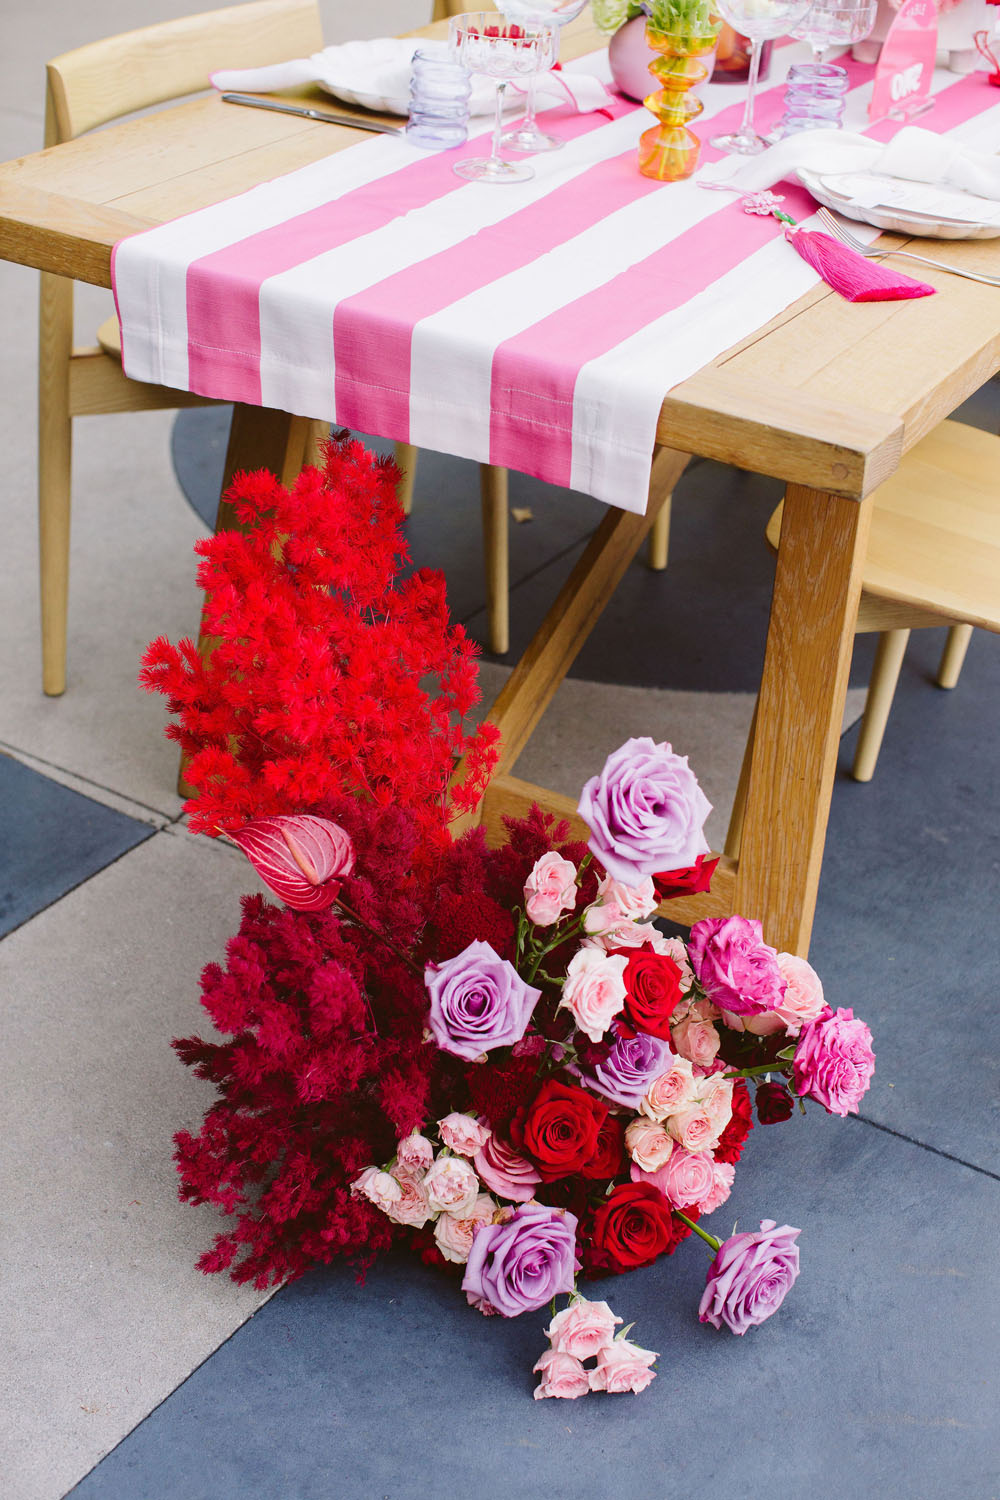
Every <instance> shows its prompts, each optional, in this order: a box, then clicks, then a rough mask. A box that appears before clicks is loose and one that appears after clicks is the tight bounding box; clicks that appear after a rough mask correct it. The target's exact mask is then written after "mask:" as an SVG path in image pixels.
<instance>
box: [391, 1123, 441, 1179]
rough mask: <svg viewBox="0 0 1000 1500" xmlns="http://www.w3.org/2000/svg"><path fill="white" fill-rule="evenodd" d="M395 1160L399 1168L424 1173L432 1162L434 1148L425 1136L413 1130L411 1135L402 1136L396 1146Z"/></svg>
mask: <svg viewBox="0 0 1000 1500" xmlns="http://www.w3.org/2000/svg"><path fill="white" fill-rule="evenodd" d="M396 1160H397V1162H398V1163H399V1165H400V1166H401V1167H408V1168H410V1170H411V1171H414V1172H426V1170H427V1168H428V1167H429V1166H430V1164H431V1162H432V1161H433V1160H434V1147H433V1146H432V1145H431V1143H430V1141H429V1140H428V1139H427V1137H426V1136H425V1135H421V1134H420V1132H419V1131H418V1130H415V1131H414V1132H413V1134H412V1135H404V1136H403V1139H402V1140H401V1141H400V1142H399V1144H398V1145H397V1147H396Z"/></svg>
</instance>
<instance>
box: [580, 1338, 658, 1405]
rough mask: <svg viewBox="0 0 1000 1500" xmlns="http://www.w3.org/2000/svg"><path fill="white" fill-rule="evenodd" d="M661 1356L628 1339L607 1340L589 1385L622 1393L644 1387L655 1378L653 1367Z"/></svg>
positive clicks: (609, 1391)
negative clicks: (607, 1342) (608, 1342)
mask: <svg viewBox="0 0 1000 1500" xmlns="http://www.w3.org/2000/svg"><path fill="white" fill-rule="evenodd" d="M658 1358H659V1356H658V1355H657V1354H654V1353H653V1351H652V1349H641V1348H640V1347H639V1345H638V1344H633V1343H632V1342H631V1341H630V1340H629V1339H623V1338H617V1339H615V1341H614V1342H613V1343H611V1344H606V1345H605V1347H604V1348H603V1349H602V1350H601V1351H600V1353H599V1354H598V1356H597V1366H596V1368H595V1369H593V1370H591V1372H590V1389H591V1390H592V1391H607V1392H608V1394H609V1395H615V1396H620V1395H624V1394H625V1393H626V1392H627V1391H634V1392H635V1393H636V1394H638V1392H639V1391H644V1390H645V1389H646V1387H647V1385H649V1383H650V1381H652V1380H655V1379H656V1371H655V1370H653V1369H651V1368H650V1366H651V1365H652V1363H653V1361H654V1360H655V1359H658Z"/></svg>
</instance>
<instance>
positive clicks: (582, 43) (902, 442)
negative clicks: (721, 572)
mask: <svg viewBox="0 0 1000 1500" xmlns="http://www.w3.org/2000/svg"><path fill="white" fill-rule="evenodd" d="M442 30H443V27H442V25H441V24H439V25H437V26H431V27H427V28H424V29H423V30H422V32H421V33H420V34H421V35H439V34H441V32H442ZM602 41H603V39H602V38H601V37H600V35H599V34H598V33H597V32H596V31H595V30H594V29H593V27H592V26H591V24H590V23H589V21H587V20H586V19H582V20H581V21H580V22H577V23H575V24H574V25H573V26H571V27H569V28H567V32H566V35H565V37H564V40H563V53H564V56H567V57H572V56H578V55H581V54H583V53H586V52H589V51H592V50H594V49H595V48H596V47H598V46H600V45H601V44H602ZM317 97H318V96H317ZM324 98H325V96H324ZM326 103H327V105H328V106H329V101H328V100H326ZM366 139H369V137H368V136H367V135H362V134H361V133H360V132H356V131H352V130H351V129H349V128H341V127H338V126H333V125H328V124H317V123H313V122H310V121H306V120H301V119H296V118H295V117H292V116H287V115H280V114H273V113H270V112H265V111H260V110H251V109H241V108H237V107H234V106H230V105H225V104H223V103H222V102H221V101H220V100H219V99H218V98H217V97H214V96H213V97H207V98H205V97H203V98H197V99H194V100H191V101H188V102H186V103H184V104H181V105H178V106H174V107H171V108H168V109H165V110H162V111H158V112H156V113H154V114H151V115H145V116H142V117H140V118H137V119H134V120H131V121H127V122H125V123H123V124H116V125H114V126H111V127H109V128H107V129H103V130H99V131H95V132H93V133H91V134H90V135H87V136H84V137H81V138H80V139H78V140H75V141H71V142H68V143H66V144H64V145H60V146H56V147H53V148H51V149H50V150H48V151H41V152H38V153H36V154H34V155H32V156H28V157H24V158H21V159H20V160H18V161H12V162H7V163H5V164H2V165H0V257H2V258H4V259H7V260H10V261H15V262H19V263H22V264H26V265H31V266H35V267H38V268H39V269H42V270H46V271H52V272H55V273H57V274H61V275H65V276H70V277H73V278H74V279H77V280H81V281H88V282H94V283H96V284H98V285H102V286H108V285H110V253H111V248H112V246H113V245H114V243H115V242H116V241H117V240H118V239H120V238H122V237H123V236H124V235H127V234H130V233H133V232H135V231H137V230H139V229H142V228H146V227H148V226H150V225H153V224H160V223H163V222H166V221H168V220H170V219H172V218H176V217H177V216H178V215H180V214H184V213H187V212H190V211H192V210H195V209H198V208H202V207H204V206H207V205H209V204H212V203H215V202H218V201H220V200H222V199H225V198H228V197H232V196H234V195H235V194H238V193H240V192H242V191H245V190H246V189H248V188H250V187H252V186H254V185H255V184H257V183H259V182H261V181H263V180H266V179H268V178H271V177H274V176H278V175H280V174H282V173H285V172H289V171H292V170H294V169H295V168H297V167H301V166H305V165H307V164H309V163H311V162H314V161H316V160H318V159H320V158H322V157H324V156H326V155H329V154H330V153H331V152H334V151H339V150H345V149H350V148H351V147H352V146H354V145H356V144H358V143H359V142H360V141H362V140H366ZM947 252H948V258H949V259H950V260H951V261H952V262H953V263H954V264H956V265H962V266H968V267H970V268H972V269H977V270H984V271H987V272H991V273H993V274H1000V240H978V241H966V242H950V243H949V244H948V247H947ZM922 274H923V273H922ZM925 279H927V280H928V281H930V282H932V283H933V284H934V285H935V286H937V287H938V289H939V291H938V295H936V296H934V297H927V298H922V299H918V300H914V301H907V302H890V303H869V304H853V305H852V304H848V303H846V302H844V301H843V300H842V299H841V298H839V297H838V296H837V295H836V294H835V293H833V292H832V291H830V290H829V289H828V288H825V287H819V288H817V289H815V290H814V291H813V292H811V293H809V294H808V295H807V296H805V297H803V298H802V299H800V301H799V302H797V303H795V304H794V305H793V306H792V307H790V308H789V309H788V310H787V311H786V312H784V313H783V314H782V315H781V316H780V317H778V318H776V319H774V320H773V322H772V323H770V324H768V325H767V326H766V327H765V328H763V329H761V330H759V331H758V332H757V333H755V334H753V335H752V336H751V337H749V338H747V339H746V340H744V341H743V343H742V344H741V345H738V346H736V347H735V348H733V349H731V350H729V351H728V352H727V353H726V354H724V355H722V356H721V357H720V358H719V359H717V360H715V361H713V362H712V363H711V364H710V365H708V366H706V367H705V368H704V369H703V370H701V371H699V372H698V374H696V375H694V376H692V377H691V378H690V379H688V380H685V381H684V382H683V383H682V384H680V385H679V386H677V387H675V388H674V389H673V390H672V391H670V392H669V394H667V395H666V396H665V399H664V402H663V407H662V412H661V418H660V423H659V428H658V442H659V444H661V445H662V448H661V459H660V463H659V476H660V477H659V479H657V477H656V474H655V473H654V492H656V488H657V485H659V492H660V493H654V498H655V499H659V498H660V494H661V493H663V492H667V491H669V488H671V487H672V484H673V482H674V479H675V478H676V477H677V474H678V473H679V472H680V469H681V468H682V467H683V462H684V460H683V458H678V457H677V455H678V454H680V455H690V454H701V455H704V456H707V457H710V458H716V459H720V460H722V461H724V462H729V463H734V464H736V465H738V466H740V467H743V468H747V469H752V470H755V471H757V472H760V473H764V474H770V475H774V476H776V477H778V478H780V479H783V480H785V481H786V482H787V483H788V485H789V490H788V495H787V497H786V506H785V519H784V526H783V531H782V544H781V551H780V554H779V560H778V571H777V582H776V588H775V599H774V605H773V610H772V620H771V628H770V634H769V640H768V651H767V660H766V663H765V670H764V679H763V683H762V697H761V704H760V729H759V732H758V736H757V745H756V749H755V753H754V761H753V768H752V771H751V774H750V786H749V795H748V802H747V815H746V823H745V828H744V842H743V850H742V854H741V857H740V860H739V862H738V863H737V862H735V861H724V862H723V865H722V866H721V867H720V871H719V874H718V876H717V880H716V886H715V888H714V890H713V893H712V896H711V898H696V899H694V900H692V901H690V902H685V903H683V904H682V905H679V904H675V905H674V906H673V907H672V909H671V915H672V916H676V917H678V919H680V920H690V919H691V918H692V917H696V916H698V915H702V914H705V913H706V912H709V911H712V912H721V911H724V910H726V909H729V910H732V909H734V908H735V909H740V910H742V911H743V913H744V914H745V915H748V916H760V917H762V918H763V919H764V922H765V930H766V932H767V933H768V935H769V937H770V939H771V941H773V942H775V943H776V944H777V945H778V946H779V947H785V948H788V949H796V950H798V951H800V952H805V951H806V948H807V946H808V940H809V932H810V927H811V921H812V912H813V908H814V905H815V898H816V889H817V884H818V879H819V868H820V862H821V858H822V847H823V840H824V836H825V827H826V817H827V810H828V805H829V798H830V793H831V789H832V782H833V774H834V767H835V760H836V750H837V739H838V737H839V725H840V714H841V711H842V705H843V698H844V693H845V692H846V683H847V671H848V666H849V662H850V652H851V646H852V642H853V624H854V618H855V615H856V610H857V600H858V594H859V591H860V560H861V558H862V557H863V552H864V545H865V538H866V535H867V527H868V523H869V519H870V506H869V505H868V503H867V502H866V501H865V497H866V496H868V495H869V494H870V492H871V491H872V489H873V488H874V487H875V486H876V485H877V484H878V483H880V482H881V480H882V479H884V478H885V477H887V476H888V475H889V474H891V473H892V472H893V471H894V469H895V468H896V467H897V465H898V463H899V460H900V457H901V455H902V453H903V452H904V451H906V449H908V448H909V447H910V446H912V445H913V444H914V443H915V442H916V441H918V440H919V439H920V438H921V437H923V436H924V435H925V434H926V433H927V432H928V431H929V430H930V429H931V428H932V427H934V426H935V425H936V424H937V423H938V422H939V421H940V420H942V419H943V418H944V417H945V416H947V415H948V414H949V413H950V412H951V411H952V410H954V408H955V407H956V406H957V405H958V404H959V403H960V402H961V401H962V400H964V399H965V397H967V396H968V395H970V394H971V393H972V392H973V391H974V390H976V389H977V388H978V387H979V386H980V385H982V384H983V382H984V381H985V380H986V379H988V378H989V377H990V376H991V375H992V374H993V373H994V372H995V371H996V370H997V369H998V368H1000V289H994V288H992V287H988V286H984V285H981V284H978V283H975V282H971V281H965V280H963V279H961V278H959V277H955V276H949V275H948V274H947V273H944V272H937V271H933V270H930V269H928V270H927V272H926V277H925ZM647 527H648V522H647V521H644V520H643V519H642V518H636V517H626V516H624V515H622V514H620V513H613V514H612V515H611V516H610V517H609V521H608V523H607V530H606V533H602V538H601V545H600V547H599V548H598V552H600V551H601V547H607V546H610V547H611V548H612V550H614V549H615V548H617V549H618V554H619V555H618V561H617V562H616V563H615V564H614V565H612V564H611V563H610V562H608V556H609V554H608V553H607V551H605V552H604V553H603V554H602V555H603V557H604V564H602V565H600V566H598V563H597V562H596V561H595V559H596V558H597V553H595V559H592V560H591V562H592V566H591V568H590V572H589V573H588V574H585V575H581V577H580V578H579V579H577V581H576V583H575V584H574V590H575V594H576V597H577V606H576V607H577V609H578V611H581V614H580V619H578V620H577V622H576V625H575V626H574V627H573V628H574V629H576V630H577V634H579V629H583V631H584V635H585V634H586V631H587V630H589V629H590V628H592V626H593V623H594V620H595V619H596V617H597V614H599V612H600V608H601V607H603V604H604V603H605V602H606V599H607V597H608V594H609V592H610V590H611V589H612V588H613V586H614V582H615V577H616V575H615V568H616V567H619V564H620V565H621V566H622V567H623V566H624V565H626V564H627V561H628V559H629V558H630V557H631V556H632V555H633V554H634V552H635V550H636V548H637V547H638V545H639V542H640V541H641V539H642V536H643V535H644V532H645V530H646V529H647ZM615 538H617V540H615ZM626 554H627V555H626ZM622 559H624V562H623V561H622ZM595 568H596V569H597V571H596V572H595V571H594V569H595ZM602 569H603V570H602ZM598 575H599V579H598ZM617 576H620V569H619V574H618V575H617ZM588 580H589V581H588ZM581 600H582V601H584V602H581ZM587 601H589V602H587ZM571 602H572V601H569V600H568V601H564V605H563V614H562V616H561V617H560V618H561V619H562V624H560V623H559V621H555V622H554V623H553V624H552V625H551V628H550V637H552V632H555V635H554V637H552V638H549V639H548V640H547V642H542V643H541V644H540V645H539V647H538V650H537V651H536V653H535V658H534V659H533V660H532V661H530V662H528V663H527V665H525V664H524V663H522V667H521V668H518V673H520V676H518V673H515V680H514V689H513V690H512V691H513V693H514V698H511V699H510V700H509V701H508V702H507V705H506V707H504V705H503V703H501V705H500V709H499V720H498V721H499V722H501V723H502V726H503V728H504V731H505V734H507V735H509V738H510V742H511V744H512V745H514V744H515V743H523V740H524V738H526V734H527V733H528V732H530V724H529V721H530V723H533V722H535V720H536V719H537V716H538V712H540V711H541V708H544V705H545V703H547V702H548V701H549V699H550V698H551V696H552V693H553V692H554V691H555V687H556V686H557V685H558V681H559V680H561V677H562V675H563V674H564V673H565V671H566V669H567V667H568V665H569V662H570V661H571V660H572V658H573V656H574V655H575V652H576V650H577V649H579V644H580V641H579V639H575V643H574V644H573V645H572V646H569V645H567V644H566V642H567V641H568V639H569V635H568V632H569V633H571V632H570V628H569V626H568V625H567V623H566V609H567V608H570V607H571ZM588 611H589V613H588ZM584 617H585V618H584ZM564 637H565V639H564ZM560 642H562V643H561V644H560ZM530 654H531V653H530V652H529V656H530ZM522 668H523V670H522ZM508 697H509V695H508ZM515 699H516V707H514V706H512V705H513V704H514V702H515ZM529 704H530V705H531V706H530V707H529V706H528V705H529ZM536 710H537V712H536ZM505 716H506V717H505ZM514 755H516V750H514V751H513V753H512V754H511V755H509V756H507V757H506V758H505V766H504V768H503V769H504V771H505V773H506V774H507V775H508V780H509V772H510V769H511V767H512V764H513V758H514ZM501 781H503V778H501ZM530 790H531V789H528V792H530ZM528 792H526V791H524V789H523V786H522V784H521V783H517V784H514V783H512V782H511V783H510V785H507V786H506V787H505V786H504V785H500V784H498V787H497V788H496V789H495V793H494V794H493V804H492V810H491V808H489V807H488V808H487V821H489V819H490V818H492V819H493V820H494V822H495V821H496V819H497V818H498V817H499V813H500V811H502V810H503V807H505V806H507V805H509V806H512V807H513V806H519V805H521V802H523V798H524V796H526V795H528ZM505 798H506V801H505V800H504V799H505ZM519 798H520V799H521V801H519ZM555 800H556V801H557V800H558V799H555Z"/></svg>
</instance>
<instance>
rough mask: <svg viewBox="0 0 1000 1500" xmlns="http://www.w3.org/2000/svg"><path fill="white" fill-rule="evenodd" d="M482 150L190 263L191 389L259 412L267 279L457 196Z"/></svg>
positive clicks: (474, 148) (426, 165)
mask: <svg viewBox="0 0 1000 1500" xmlns="http://www.w3.org/2000/svg"><path fill="white" fill-rule="evenodd" d="M612 107H613V108H614V109H615V112H616V115H621V114H628V113H629V112H630V111H631V110H632V109H633V108H635V107H636V106H634V105H631V104H626V102H625V101H624V100H622V101H621V102H620V105H619V104H617V103H616V105H614V106H612ZM605 124H607V117H606V116H605V115H601V114H597V113H591V114H587V115H580V114H573V115H572V116H571V117H570V118H567V119H565V120H564V121H561V123H560V134H561V135H563V136H565V137H566V139H568V140H569V139H573V138H574V137H576V136H580V135H586V134H587V133H588V132H589V131H591V130H595V129H599V128H600V127H601V126H602V125H605ZM355 149H359V148H355ZM482 151H483V140H482V139H479V140H473V141H468V142H467V143H466V144H465V146H462V147H460V148H459V149H458V151H456V152H449V153H448V155H447V158H443V157H442V155H440V154H438V153H432V154H430V155H428V156H426V157H422V158H421V159H420V160H419V161H416V162H412V163H410V164H408V165H407V166H405V167H401V168H400V169H399V170H398V171H396V172H392V173H390V174H389V175H388V176H385V177H380V178H377V179H376V180H375V181H374V182H370V183H365V184H364V185H363V186H361V187H358V188H354V189H352V190H351V191H350V192H348V193H344V194H343V195H342V196H341V197H339V198H335V199H334V200H333V201H332V202H330V203H323V204H321V205H319V207H317V208H314V209H309V210H308V211H307V212H305V213H302V214H298V215H296V216H295V217H294V218H291V219H288V220H286V221H285V222H283V223H281V224H276V225H274V226H273V227H272V228H270V229H265V230H262V231H261V232H260V233H259V234H252V235H248V236H247V237H246V238H245V239H242V240H238V241H237V242H236V243H235V244H232V245H227V246H225V247H224V248H223V249H221V250H217V251H214V252H213V253H212V254H210V255H205V256H202V257H201V258H200V259H199V260H195V261H193V262H192V264H191V265H190V266H189V267H188V272H187V317H188V379H189V389H190V390H192V391H195V392H197V393H198V394H199V395H218V396H220V397H221V398H223V399H225V400H230V401H245V402H248V403H250V404H254V405H258V406H259V405H260V404H261V386H260V356H261V350H260V289H261V286H262V284H263V283H264V282H265V281H266V280H267V279H268V277H270V276H277V275H280V274H281V272H283V271H288V270H290V269H292V267H294V266H297V265H302V264H303V263H304V262H305V261H308V260H311V259H312V258H313V257H315V256H317V255H322V254H324V253H325V252H326V251H328V250H334V249H336V248H337V247H338V246H340V245H344V244H347V243H348V242H349V241H351V240H354V239H358V238H360V237H361V236H362V235H366V234H371V233H372V232H373V231H375V230H377V229H381V228H383V226H384V225H386V224H390V223H392V221H393V220H394V219H401V218H402V217H403V216H404V215H405V214H407V213H410V212H412V210H414V209H417V208H424V207H425V206H426V205H427V204H429V203H433V202H435V201H436V200H437V199H440V198H444V197H446V196H447V195H448V194H449V193H452V192H455V191H456V190H457V189H458V188H460V187H462V186H463V183H462V179H461V178H459V177H456V176H455V174H454V172H452V170H451V164H452V162H453V161H455V160H456V159H457V158H459V157H462V156H474V155H479V154H481V153H482Z"/></svg>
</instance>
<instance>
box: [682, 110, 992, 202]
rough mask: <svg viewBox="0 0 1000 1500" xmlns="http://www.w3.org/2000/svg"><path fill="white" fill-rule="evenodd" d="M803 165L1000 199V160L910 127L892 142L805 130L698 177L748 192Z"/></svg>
mask: <svg viewBox="0 0 1000 1500" xmlns="http://www.w3.org/2000/svg"><path fill="white" fill-rule="evenodd" d="M799 167H805V168H807V169H808V170H809V171H812V172H822V173H824V175H825V174H828V173H830V174H832V173H838V172H878V173H880V174H881V175H883V176H886V177H901V178H904V179H905V180H907V181H909V182H935V183H940V184H942V185H947V186H949V187H953V188H960V189H962V190H963V191H964V192H967V193H974V194H976V195H977V196H978V197H980V198H993V199H996V200H1000V157H997V156H990V155H989V153H988V152H986V151H976V150H974V149H973V148H972V147H970V146H963V145H961V144H960V143H959V142H958V141H953V140H949V139H947V138H946V137H944V136H940V135H935V133H934V131H933V130H921V129H920V128H919V126H917V125H906V126H904V127H903V129H902V130H901V131H899V133H898V134H897V135H896V136H895V137H894V138H893V140H891V141H890V142H889V144H888V145H883V144H882V143H881V142H880V141H870V140H869V139H868V138H867V136H863V135H852V134H851V133H850V132H849V131H846V130H803V131H801V132H800V133H799V134H797V135H792V136H789V137H788V139H787V140H784V141H778V143H777V145H774V146H770V147H769V148H768V149H767V150H766V151H764V152H762V153H761V154H760V156H754V157H752V158H751V159H750V160H749V161H746V160H740V159H739V158H734V157H731V156H730V157H726V158H725V159H724V160H723V161H719V162H712V163H711V164H710V165H709V166H707V167H705V168H703V170H702V171H701V172H700V173H699V174H698V175H699V178H700V179H701V180H702V181H704V182H719V183H725V184H726V185H727V186H730V187H734V188H740V189H741V190H742V191H743V192H747V193H756V192H761V191H762V190H763V189H764V188H769V187H773V186H774V184H775V183H776V182H780V181H781V179H782V178H783V177H788V176H790V175H792V174H793V173H794V172H795V171H796V170H797V169H798V168H799Z"/></svg>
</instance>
